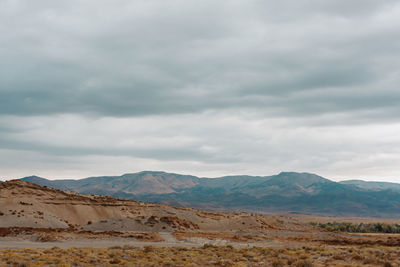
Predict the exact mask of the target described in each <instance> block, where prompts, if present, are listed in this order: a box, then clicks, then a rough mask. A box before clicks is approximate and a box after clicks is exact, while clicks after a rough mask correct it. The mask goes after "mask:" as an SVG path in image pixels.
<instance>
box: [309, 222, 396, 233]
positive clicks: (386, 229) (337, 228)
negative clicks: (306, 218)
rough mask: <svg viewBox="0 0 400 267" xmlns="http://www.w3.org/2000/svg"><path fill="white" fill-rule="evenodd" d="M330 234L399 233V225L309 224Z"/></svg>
mask: <svg viewBox="0 0 400 267" xmlns="http://www.w3.org/2000/svg"><path fill="white" fill-rule="evenodd" d="M310 224H311V225H313V226H318V227H320V228H323V229H325V230H328V231H330V232H349V233H388V234H389V233H391V234H399V233H400V224H390V223H358V224H357V223H344V222H328V223H316V222H311V223H310Z"/></svg>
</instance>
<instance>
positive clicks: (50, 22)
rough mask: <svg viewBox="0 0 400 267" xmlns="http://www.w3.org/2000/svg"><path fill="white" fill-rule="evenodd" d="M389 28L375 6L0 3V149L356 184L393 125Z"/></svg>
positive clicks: (392, 34)
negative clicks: (321, 176) (310, 174)
mask: <svg viewBox="0 0 400 267" xmlns="http://www.w3.org/2000/svg"><path fill="white" fill-rule="evenodd" d="M399 17H400V4H399V3H398V2H397V1H382V0H380V1H378V0H357V1H351V2H349V1H323V2H321V1H317V0H312V1H309V0H300V1H295V2H294V1H287V0H284V1H258V0H254V1H239V0H237V1H236V0H235V1H202V2H198V1H197V2H196V1H183V0H182V1H178V0H177V1H168V2H160V1H152V0H150V1H145V2H141V1H128V0H117V1H85V2H82V1H77V0H76V1H75V0H73V1H68V3H67V2H57V1H49V0H48V1H45V0H39V1H34V2H32V1H24V0H22V1H11V0H5V1H1V2H0V33H1V35H0V58H1V59H2V60H1V61H0V122H2V123H1V124H0V149H3V150H4V151H6V152H2V153H5V154H7V153H10V151H13V153H11V154H12V155H14V156H15V157H16V159H17V158H18V154H21V153H25V152H26V151H29V152H32V153H37V155H39V154H40V155H41V156H40V158H44V159H46V161H52V160H50V159H49V158H48V157H50V156H53V157H54V158H62V159H63V160H65V161H68V159H67V158H69V159H71V158H73V157H76V158H80V159H82V162H84V161H85V160H84V158H87V157H90V158H91V161H90V162H91V163H90V162H89V161H88V162H87V164H88V165H85V166H86V167H87V168H88V169H94V168H93V167H91V166H92V165H91V164H94V162H96V160H99V161H102V160H100V159H99V158H98V157H103V158H105V157H107V159H108V160H110V162H112V164H111V163H110V164H111V165H109V166H110V168H113V167H112V166H120V165H118V164H117V163H116V160H115V159H116V158H119V157H127V158H135V160H138V161H140V162H141V164H144V165H145V166H150V167H151V166H161V167H162V168H165V169H168V168H169V167H168V166H174V167H173V168H178V169H180V168H179V167H177V166H178V165H179V164H183V165H185V164H187V166H190V167H187V169H185V168H182V170H183V171H185V172H186V171H188V170H195V171H199V170H200V169H201V168H207V169H209V170H211V172H212V173H214V172H215V173H220V174H226V173H229V170H233V171H239V172H241V171H240V170H244V171H247V172H249V173H254V172H256V173H255V174H269V173H261V172H267V171H272V170H275V169H274V168H272V167H271V166H278V165H279V164H281V167H280V169H276V171H280V170H282V169H302V170H304V168H305V171H312V170H315V171H317V172H319V171H320V172H326V173H328V174H331V175H336V174H339V172H337V171H336V172H335V168H336V167H340V168H342V169H343V170H346V171H348V172H349V173H353V172H352V171H351V170H352V167H351V166H350V165H348V166H347V165H346V164H347V163H348V162H353V163H354V164H355V165H354V166H357V168H359V169H362V170H363V171H360V173H361V174H365V173H367V170H369V169H368V168H367V167H366V166H367V165H368V164H371V163H373V162H376V163H378V162H379V164H381V165H382V166H388V164H389V163H388V162H392V161H391V160H392V159H393V157H395V156H394V155H397V154H396V153H397V152H396V150H395V149H394V148H396V147H398V146H399V145H400V144H398V142H397V141H396V140H395V139H393V138H389V140H391V141H389V143H390V146H386V143H384V142H383V141H382V140H386V139H388V136H387V135H388V134H389V133H391V130H390V129H391V127H393V128H395V129H397V125H398V123H399V122H400V121H399V118H398V116H397V114H399V113H400V106H399V105H398V103H399V101H400V93H399V90H398V84H399V82H400V79H399V77H400V76H399V73H398V69H399V63H398V62H399V60H400V58H399V53H398V51H399V49H400V32H399V31H398V29H399V27H400V20H399ZM389 126H391V127H389ZM364 127H370V128H368V129H369V130H366V131H367V132H374V130H375V129H377V128H379V127H383V129H385V131H378V132H377V133H376V132H375V133H374V134H369V135H367V136H366V137H365V139H363V138H361V139H360V140H358V139H357V137H356V136H357V135H356V134H354V132H355V133H357V134H359V135H360V134H362V133H363V130H364ZM111 129H114V130H111ZM288 132H290V134H289V133H288ZM330 132H333V133H335V134H334V135H330V134H329V133H330ZM299 135H300V136H299ZM303 135H310V136H311V138H310V139H307V138H305V137H304V136H303ZM389 135H390V134H389ZM321 136H322V137H321ZM390 136H391V135H390ZM304 138H305V139H304ZM338 139H339V140H341V142H339V143H338V142H337V140H338ZM314 142H316V143H314ZM299 143H301V144H304V146H301V145H298V144H299ZM353 143H356V144H359V145H358V146H354V145H352V144H353ZM286 144H287V145H286ZM364 146H371V147H373V149H372V150H371V151H369V150H366V149H365V148H363V147H364ZM18 151H19V152H18ZM370 153H371V154H370ZM382 153H383V154H385V155H386V156H382ZM372 154H374V155H375V156H371V157H368V156H367V155H372ZM387 154H390V156H388V155H387ZM363 155H364V156H363ZM379 155H380V156H379ZM32 157H34V155H31V156H29V158H26V161H30V162H34V161H33V160H32ZM38 157H39V156H38ZM110 157H111V158H113V159H110ZM385 157H388V158H390V160H388V161H386V163H382V161H381V160H382V158H385ZM342 158H345V159H346V161H345V162H347V163H346V164H345V163H343V160H342ZM371 158H375V160H376V161H374V160H371V161H370V159H371ZM378 158H379V159H378ZM143 159H146V160H147V161H145V162H144V161H143ZM9 161H12V160H11V159H9ZM54 161H56V160H55V159H54ZM35 162H36V161H35ZM146 162H147V163H146ZM149 162H151V164H150V163H149ZM166 162H169V163H168V164H167V163H166ZM173 162H176V164H175V163H173ZM178 162H179V164H178ZM182 162H185V163H182ZM265 162H268V164H265ZM282 162H285V163H284V164H283V163H282ZM7 164H8V165H9V164H10V162H8V163H7ZM49 164H50V165H49V166H56V167H54V168H55V169H62V168H63V167H61V165H60V164H58V163H57V164H55V163H54V164H55V165H51V164H52V163H49ZM71 164H72V163H71ZM74 164H76V165H74V166H77V165H79V164H78V163H74ZM103 164H104V162H103ZM146 164H150V165H146ZM174 164H175V165H174ZM358 164H359V165H358ZM267 165H268V166H269V167H266V166H267ZM4 166H5V165H4ZM15 166H17V165H15ZM18 166H19V165H18ZM41 166H42V165H41ZM49 166H48V168H52V167H49ZM68 166H70V165H68ZM82 166H83V165H82ZM104 166H108V165H107V164H104ZM124 166H127V165H124ZM137 166H139V165H137ZM234 166H235V167H234ZM354 166H353V167H354ZM0 167H1V165H0ZM86 167H85V168H86ZM120 167H121V166H120ZM30 168H31V169H32V167H30ZM44 168H45V167H43V166H42V167H41V169H44ZM137 168H138V170H141V169H144V168H141V167H140V166H139V167H137ZM171 168H172V167H171ZM173 168H172V169H173ZM83 169H84V167H81V170H83ZM157 169H161V168H157ZM251 170H254V172H252V171H251ZM380 170H381V169H379V170H373V171H372V172H373V173H375V174H377V173H378V172H379V171H380ZM393 170H394V169H393ZM64 171H65V168H64ZM128 171H129V170H128ZM11 172H12V171H10V173H11ZM354 175H356V173H355V172H354ZM388 176H391V177H392V176H393V175H392V174H388Z"/></svg>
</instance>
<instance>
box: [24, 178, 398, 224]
mask: <svg viewBox="0 0 400 267" xmlns="http://www.w3.org/2000/svg"><path fill="white" fill-rule="evenodd" d="M22 180H24V181H28V182H31V183H35V184H38V185H42V186H48V187H52V188H56V189H61V190H68V191H72V192H77V193H81V194H96V195H111V196H114V197H119V198H126V199H131V200H138V201H147V202H154V203H161V204H169V205H175V206H183V207H191V208H201V209H207V210H216V211H247V212H261V213H263V212H265V213H301V214H316V215H330V216H359V217H388V218H400V184H396V183H384V182H366V181H361V180H349V181H343V182H334V181H331V180H329V179H326V178H323V177H321V176H318V175H315V174H311V173H296V172H281V173H279V174H278V175H272V176H246V175H242V176H225V177H220V178H199V177H196V176H192V175H181V174H174V173H166V172H160V171H143V172H139V173H130V174H124V175H121V176H101V177H90V178H85V179H80V180H72V179H68V180H49V179H44V178H41V177H37V176H30V177H25V178H22Z"/></svg>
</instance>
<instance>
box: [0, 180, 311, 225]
mask: <svg viewBox="0 0 400 267" xmlns="http://www.w3.org/2000/svg"><path fill="white" fill-rule="evenodd" d="M40 181H42V182H44V181H43V180H40ZM282 220H283V217H282V218H281V217H279V218H278V217H271V216H262V215H254V214H253V215H252V214H247V213H215V212H207V211H201V210H196V209H190V208H181V207H172V206H167V205H160V204H152V203H144V202H138V201H133V200H126V199H119V198H115V197H110V196H98V195H82V194H77V193H73V192H68V191H63V190H58V189H52V188H49V187H45V186H39V185H36V184H33V183H30V182H26V181H21V180H12V181H7V182H3V183H1V184H0V228H6V227H25V228H32V227H33V228H41V229H43V228H57V229H62V228H65V229H67V228H80V229H85V230H90V231H141V232H160V231H162V232H175V231H195V230H196V231H241V230H244V229H248V228H251V229H253V230H254V229H297V228H299V226H301V225H300V224H299V223H298V222H297V221H293V220H292V221H290V220H289V219H287V222H286V223H285V224H282ZM307 227H308V228H309V226H307V225H304V227H303V228H304V229H307Z"/></svg>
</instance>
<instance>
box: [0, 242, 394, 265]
mask: <svg viewBox="0 0 400 267" xmlns="http://www.w3.org/2000/svg"><path fill="white" fill-rule="evenodd" d="M399 264H400V248H389V247H363V248H351V247H350V248H324V247H303V248H297V249H296V248H281V249H271V248H246V249H235V248H233V247H231V246H225V247H216V246H211V245H205V246H204V247H202V248H183V247H172V248H161V247H160V248H159V247H153V246H147V247H144V248H137V247H131V246H124V247H119V246H118V247H111V248H108V249H105V248H71V249H59V248H52V249H19V250H12V249H5V250H0V266H30V267H33V266H110V265H115V266H304V267H305V266H386V267H390V266H399Z"/></svg>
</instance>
